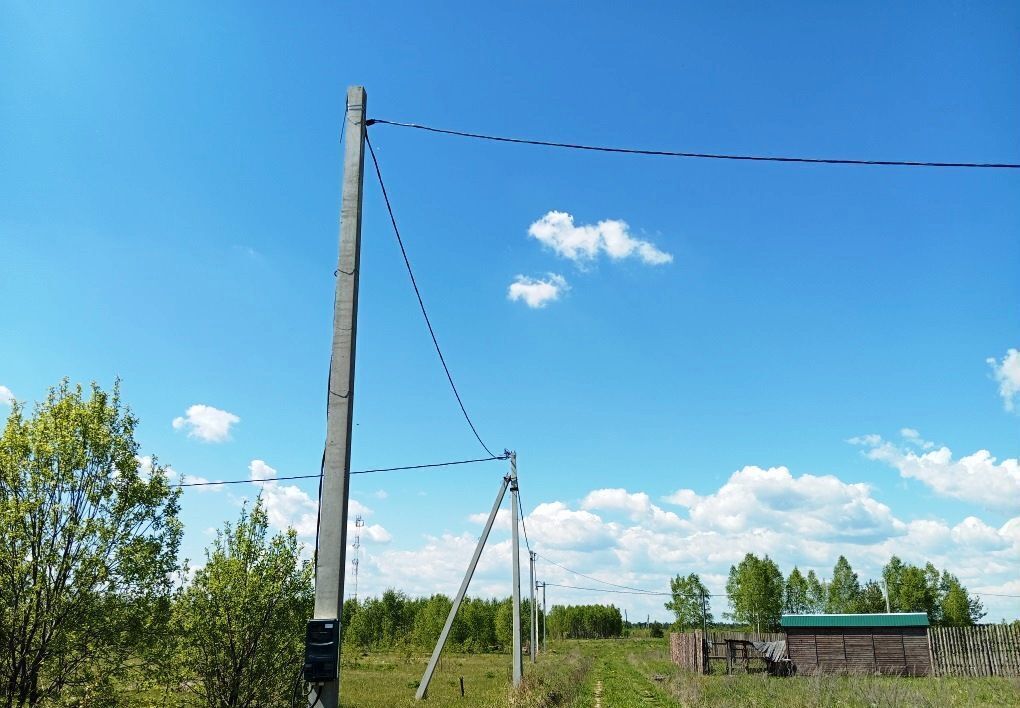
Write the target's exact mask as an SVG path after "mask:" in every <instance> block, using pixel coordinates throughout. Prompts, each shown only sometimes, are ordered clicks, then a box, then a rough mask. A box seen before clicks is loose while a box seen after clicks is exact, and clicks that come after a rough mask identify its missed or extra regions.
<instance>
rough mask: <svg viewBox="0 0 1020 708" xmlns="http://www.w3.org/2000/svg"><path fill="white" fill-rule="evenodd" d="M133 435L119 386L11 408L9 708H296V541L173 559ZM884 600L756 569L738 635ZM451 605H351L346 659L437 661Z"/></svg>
mask: <svg viewBox="0 0 1020 708" xmlns="http://www.w3.org/2000/svg"><path fill="white" fill-rule="evenodd" d="M137 423H138V420H137V418H136V417H135V416H134V415H133V414H132V413H131V411H130V409H129V408H128V407H127V406H126V405H125V404H124V403H123V401H122V400H121V398H120V387H119V383H118V384H116V385H115V386H114V387H113V390H112V391H110V392H107V391H104V390H102V389H101V388H100V387H99V386H97V385H95V384H93V385H92V386H91V388H89V389H87V390H86V389H84V388H83V387H81V386H71V385H70V384H69V383H68V382H67V381H66V380H65V381H64V382H62V383H61V384H60V385H58V386H56V387H54V388H52V389H51V390H50V391H49V392H48V394H47V397H46V398H45V399H44V400H43V401H42V402H40V403H38V404H37V405H36V406H35V409H34V410H33V411H31V412H28V411H26V409H25V408H24V406H23V405H22V404H20V403H18V402H16V401H15V402H14V403H13V404H12V407H11V413H10V415H9V416H8V419H7V422H6V425H5V426H4V429H3V432H2V435H0V708H25V707H32V708H34V707H36V706H57V707H60V706H76V707H77V708H86V707H98V706H103V707H115V706H119V705H125V704H126V703H125V701H126V696H127V695H128V694H129V693H137V692H138V691H140V690H150V689H151V690H155V689H159V690H161V691H163V692H165V693H166V694H167V695H169V694H173V695H174V696H175V700H177V702H183V703H185V704H187V705H195V706H206V707H207V708H225V707H235V706H236V707H241V706H286V705H289V704H290V703H291V702H292V697H293V695H294V694H295V692H297V691H298V690H299V683H298V680H299V678H300V674H299V669H300V667H301V665H302V663H303V652H304V630H305V623H306V621H307V619H308V618H310V617H311V615H312V608H313V599H314V591H313V567H312V564H311V563H310V562H309V561H307V560H305V559H303V558H302V555H301V547H300V544H299V542H298V539H297V534H296V533H295V531H294V530H293V529H288V530H287V531H284V532H279V533H276V534H270V531H269V522H268V518H267V514H266V510H265V508H264V507H263V505H262V502H261V499H257V500H256V501H255V502H254V504H252V505H250V506H245V507H243V508H242V509H241V511H240V515H239V518H238V519H237V520H236V521H235V522H228V523H226V524H224V526H223V527H222V528H221V529H220V530H219V531H218V532H217V533H216V536H215V538H214V539H213V541H212V543H211V544H210V546H209V547H208V548H207V549H206V551H205V558H204V563H203V564H202V565H201V566H200V567H199V568H198V569H196V570H195V571H194V573H192V572H191V571H190V569H189V568H188V567H187V565H186V564H184V565H183V566H182V565H181V564H180V563H179V561H178V552H179V549H180V542H181V536H182V528H183V527H182V524H181V521H180V518H179V510H180V495H181V489H180V488H179V487H177V486H176V485H175V484H174V483H173V482H172V481H171V480H170V478H169V469H168V468H167V467H166V466H164V465H162V464H160V463H159V461H158V460H157V459H155V458H142V457H140V456H139V446H138V443H137V441H136V439H135V429H136V427H137ZM883 580H884V582H885V583H886V584H887V585H888V588H889V604H890V607H891V609H892V610H893V611H923V612H927V613H928V615H929V618H930V619H931V621H932V623H933V624H947V625H954V624H971V623H973V622H976V621H978V620H979V619H980V618H981V616H982V615H983V614H984V611H983V608H982V607H981V603H980V601H978V600H977V599H976V598H974V597H972V596H971V595H970V594H969V593H968V592H967V590H966V588H964V587H963V586H962V585H961V584H960V582H959V580H958V579H957V578H956V577H955V576H953V575H952V574H950V573H948V572H946V571H939V570H937V569H936V568H935V567H934V566H932V565H931V564H927V565H926V566H925V567H923V568H922V567H918V566H913V565H909V564H905V563H903V562H902V561H900V560H899V559H898V558H895V557H894V558H892V559H890V561H889V563H888V564H887V565H886V566H885V568H884V569H883ZM670 587H671V592H672V599H671V601H670V602H669V603H667V605H666V606H667V607H668V608H669V609H671V610H672V611H673V612H674V614H675V615H676V617H677V624H678V626H682V627H691V626H700V624H701V623H702V622H707V623H711V622H712V617H711V613H710V612H708V611H707V603H704V602H702V601H701V598H702V596H703V595H704V594H707V593H706V591H705V587H704V585H703V584H702V583H701V580H700V578H699V577H698V576H697V575H696V574H690V575H688V576H686V577H680V576H678V577H677V578H675V579H674V580H673V581H672V582H671V584H670ZM881 590H882V588H881V587H880V586H879V584H878V583H877V581H874V580H869V581H867V582H865V583H864V584H863V585H862V584H861V583H860V581H859V579H858V576H857V575H856V573H854V572H853V569H852V568H851V567H850V564H849V562H847V560H846V559H845V558H843V557H840V559H839V560H838V561H837V563H836V566H835V568H834V569H833V574H832V579H831V580H830V581H828V582H822V581H821V580H819V579H818V578H817V576H816V575H815V574H814V573H813V572H809V573H807V575H804V574H802V573H801V572H800V570H799V569H797V568H794V569H793V570H792V571H791V572H790V575H789V576H788V577H786V578H784V577H783V575H782V573H781V572H780V570H779V568H778V566H777V565H776V564H775V562H774V561H772V560H771V559H770V558H769V557H768V556H765V557H764V558H758V557H757V556H754V555H753V554H748V555H747V556H746V557H745V558H744V559H743V560H742V561H741V562H740V563H739V564H738V565H735V566H733V568H731V570H730V577H729V581H728V582H727V594H728V596H729V599H730V605H731V608H732V612H731V613H730V617H731V619H733V620H735V621H738V622H741V623H745V624H747V625H750V626H753V627H755V628H757V629H760V630H763V631H764V630H770V629H775V628H777V627H778V623H779V616H780V614H781V613H782V612H784V611H786V612H816V611H823V610H824V611H827V612H871V611H882V610H883V609H884V602H885V599H884V598H883V596H882V592H881ZM523 604H524V607H523V608H522V613H521V620H522V628H521V629H522V637H527V636H529V631H530V627H529V620H530V611H529V605H528V602H527V601H526V600H525V601H524V603H523ZM450 606H451V601H450V598H448V597H446V596H445V595H433V596H431V597H428V598H410V597H408V596H406V595H405V594H403V593H401V592H397V591H395V590H389V591H387V592H385V593H383V595H382V596H381V597H378V598H366V599H364V600H360V601H354V600H349V601H348V602H346V603H345V604H344V608H343V609H344V611H343V621H342V623H341V625H342V626H341V628H342V632H343V636H342V641H343V644H344V646H345V647H346V648H347V649H348V651H354V650H378V649H405V650H408V651H415V652H418V651H424V652H426V653H427V651H428V650H430V649H431V648H432V646H433V645H434V643H435V641H436V638H437V637H438V635H439V633H440V630H441V628H442V627H443V624H444V622H445V620H446V617H447V615H448V613H449V610H450ZM547 628H548V632H549V634H550V636H553V637H557V638H559V637H562V638H604V637H617V636H620V635H621V634H622V633H623V621H622V618H621V617H620V611H619V610H618V609H616V608H615V607H606V606H601V605H583V606H555V607H553V609H552V611H550V612H549V617H548V627H547ZM511 639H512V607H511V605H510V600H509V599H495V600H486V599H479V598H468V599H466V600H465V601H464V603H463V605H462V606H461V609H460V612H459V613H458V616H457V618H456V620H455V622H454V624H453V626H452V629H451V635H450V646H451V648H453V649H455V650H459V651H467V652H476V651H478V652H480V651H508V650H509V647H510V646H511V644H512V642H511ZM523 643H524V642H523V641H522V644H523Z"/></svg>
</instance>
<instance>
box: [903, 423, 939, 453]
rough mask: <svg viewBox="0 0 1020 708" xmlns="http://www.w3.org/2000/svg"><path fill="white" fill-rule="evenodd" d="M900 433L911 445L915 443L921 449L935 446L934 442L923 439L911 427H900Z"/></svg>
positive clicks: (929, 448)
mask: <svg viewBox="0 0 1020 708" xmlns="http://www.w3.org/2000/svg"><path fill="white" fill-rule="evenodd" d="M900 435H901V436H902V437H903V439H904V440H906V441H907V442H908V443H910V444H911V445H915V446H917V447H919V448H921V449H922V450H931V449H932V448H933V447H935V443H933V442H931V441H929V440H925V439H924V438H922V437H921V433H919V432H917V431H916V430H914V429H913V428H900Z"/></svg>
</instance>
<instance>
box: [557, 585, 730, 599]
mask: <svg viewBox="0 0 1020 708" xmlns="http://www.w3.org/2000/svg"><path fill="white" fill-rule="evenodd" d="M546 585H547V586H549V587H550V588H568V589H569V590H586V591H591V592H593V593H612V594H614V595H659V596H663V597H667V596H668V597H672V596H673V594H672V593H659V592H656V591H652V590H634V591H628V590H609V589H608V588H581V587H579V586H565V585H561V584H559V583H546ZM688 597H701V594H700V593H699V594H698V595H697V596H688ZM705 597H708V598H724V597H726V596H725V595H712V594H711V593H706V594H705Z"/></svg>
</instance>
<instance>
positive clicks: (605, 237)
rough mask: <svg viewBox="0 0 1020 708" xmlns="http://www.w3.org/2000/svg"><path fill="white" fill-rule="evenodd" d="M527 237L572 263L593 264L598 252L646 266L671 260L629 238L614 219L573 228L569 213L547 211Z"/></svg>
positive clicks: (623, 226)
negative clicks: (591, 262) (638, 261)
mask: <svg viewBox="0 0 1020 708" xmlns="http://www.w3.org/2000/svg"><path fill="white" fill-rule="evenodd" d="M528 235H529V236H531V237H532V238H535V239H538V240H539V241H541V242H542V243H543V244H545V245H546V246H548V247H550V248H551V249H552V250H553V251H555V252H556V253H557V254H558V255H560V256H563V257H564V258H569V259H570V260H572V261H575V262H585V261H592V260H594V259H595V258H597V257H598V255H599V253H605V254H606V255H608V256H609V257H610V258H612V259H613V260H621V259H623V258H629V257H632V256H633V257H636V258H638V259H640V260H641V261H642V262H644V263H647V264H649V265H662V264H665V263H671V262H672V261H673V256H672V255H670V254H669V253H666V252H665V251H661V250H659V249H658V248H656V247H655V246H654V245H653V244H651V243H650V242H648V241H644V240H642V239H638V238H634V237H633V236H631V235H630V227H629V226H628V225H627V223H626V222H624V221H620V220H617V219H606V220H604V221H600V222H598V223H597V224H594V225H591V224H589V225H582V226H575V225H574V217H573V216H571V215H570V214H567V213H566V212H562V211H550V212H549V213H548V214H546V215H545V216H543V217H542V218H541V219H539V220H538V221H536V222H535V223H533V224H532V225H531V226H530V227H528Z"/></svg>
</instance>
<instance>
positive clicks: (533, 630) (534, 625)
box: [528, 551, 538, 664]
mask: <svg viewBox="0 0 1020 708" xmlns="http://www.w3.org/2000/svg"><path fill="white" fill-rule="evenodd" d="M528 556H529V558H528V562H529V565H530V566H531V627H529V629H530V631H529V632H528V634H529V635H530V639H529V641H528V643H529V644H530V645H531V647H530V649H531V663H532V664H534V663H535V659H536V657H537V656H538V605H536V604H535V552H534V551H528Z"/></svg>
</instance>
